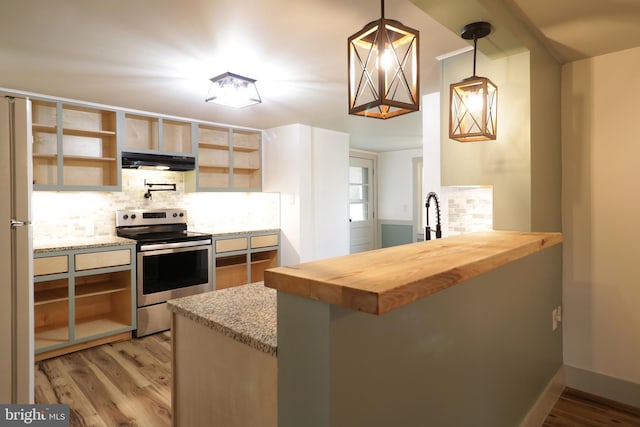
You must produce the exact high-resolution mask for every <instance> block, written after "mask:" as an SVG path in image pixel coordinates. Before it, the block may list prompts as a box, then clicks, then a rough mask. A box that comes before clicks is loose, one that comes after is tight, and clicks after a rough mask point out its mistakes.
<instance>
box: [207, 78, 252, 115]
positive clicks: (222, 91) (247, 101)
mask: <svg viewBox="0 0 640 427" xmlns="http://www.w3.org/2000/svg"><path fill="white" fill-rule="evenodd" d="M210 80H211V87H210V88H209V93H208V95H207V97H206V98H205V101H206V102H211V103H213V104H220V105H226V106H227V107H235V108H242V107H247V106H249V105H253V104H259V103H261V102H262V99H261V98H260V94H259V93H258V88H257V87H256V81H255V80H254V79H250V78H249V77H244V76H241V75H239V74H234V73H228V72H227V73H223V74H220V75H219V76H216V77H212V78H211V79H210Z"/></svg>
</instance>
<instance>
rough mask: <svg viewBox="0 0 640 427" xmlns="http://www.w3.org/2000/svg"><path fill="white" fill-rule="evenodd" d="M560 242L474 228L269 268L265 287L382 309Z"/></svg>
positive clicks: (559, 239)
mask: <svg viewBox="0 0 640 427" xmlns="http://www.w3.org/2000/svg"><path fill="white" fill-rule="evenodd" d="M561 242H562V234H561V233H538V232H518V231H488V232H478V233H469V234H464V235H459V236H454V237H447V238H444V239H438V240H430V241H425V242H418V243H413V244H408V245H401V246H394V247H390V248H384V249H378V250H374V251H369V252H361V253H356V254H352V255H345V256H341V257H337V258H330V259H325V260H321V261H315V262H309V263H305V264H299V265H293V266H288V267H278V268H274V269H270V270H267V271H265V286H267V287H270V288H274V289H277V290H278V291H284V292H288V293H291V294H295V295H299V296H302V297H306V298H310V299H314V300H319V301H323V302H326V303H329V304H335V305H340V306H343V307H347V308H351V309H353V310H359V311H362V312H365V313H371V314H383V313H386V312H388V311H391V310H393V309H396V308H399V307H402V306H404V305H406V304H409V303H410V302H412V301H416V300H418V299H420V298H424V297H426V296H428V295H431V294H434V293H436V292H439V291H442V290H444V289H447V288H448V287H451V286H454V285H456V284H458V283H460V282H463V281H464V280H467V279H470V278H472V277H475V276H478V275H480V274H483V273H486V272H488V271H491V270H494V269H496V268H498V267H500V266H502V265H505V264H507V263H509V262H512V261H515V260H517V259H520V258H524V257H526V256H528V255H531V254H533V253H535V252H538V251H541V250H543V249H546V248H548V247H551V246H554V245H556V244H559V243H561ZM514 286H517V284H514Z"/></svg>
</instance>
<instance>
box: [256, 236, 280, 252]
mask: <svg viewBox="0 0 640 427" xmlns="http://www.w3.org/2000/svg"><path fill="white" fill-rule="evenodd" d="M267 246H278V235H277V234H270V235H268V236H253V237H252V238H251V248H252V249H253V248H265V247H267Z"/></svg>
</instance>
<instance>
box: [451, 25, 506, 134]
mask: <svg viewBox="0 0 640 427" xmlns="http://www.w3.org/2000/svg"><path fill="white" fill-rule="evenodd" d="M489 33H491V24H490V23H488V22H474V23H472V24H468V25H465V26H464V27H463V28H462V31H461V32H460V35H461V36H462V38H463V39H465V40H473V76H471V77H469V78H467V79H464V80H462V81H461V82H460V83H454V84H452V85H451V86H450V87H449V89H450V91H449V92H450V98H449V99H450V101H451V105H450V109H449V138H451V139H455V140H456V141H460V142H472V141H488V140H492V139H496V136H497V125H498V87H497V86H496V85H495V84H493V82H491V80H489V79H488V78H486V77H479V76H476V53H477V45H478V39H481V38H483V37H485V36H487V35H489Z"/></svg>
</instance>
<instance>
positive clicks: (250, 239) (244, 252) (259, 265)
mask: <svg viewBox="0 0 640 427" xmlns="http://www.w3.org/2000/svg"><path fill="white" fill-rule="evenodd" d="M279 236H280V234H279V233H268V234H248V235H234V237H225V238H218V239H217V240H216V241H215V251H216V256H215V288H216V289H224V288H229V287H232V286H240V285H245V284H247V283H253V282H260V281H262V280H264V271H265V270H266V269H268V268H272V267H277V266H278V265H279V264H280V261H279V244H280V237H279Z"/></svg>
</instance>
